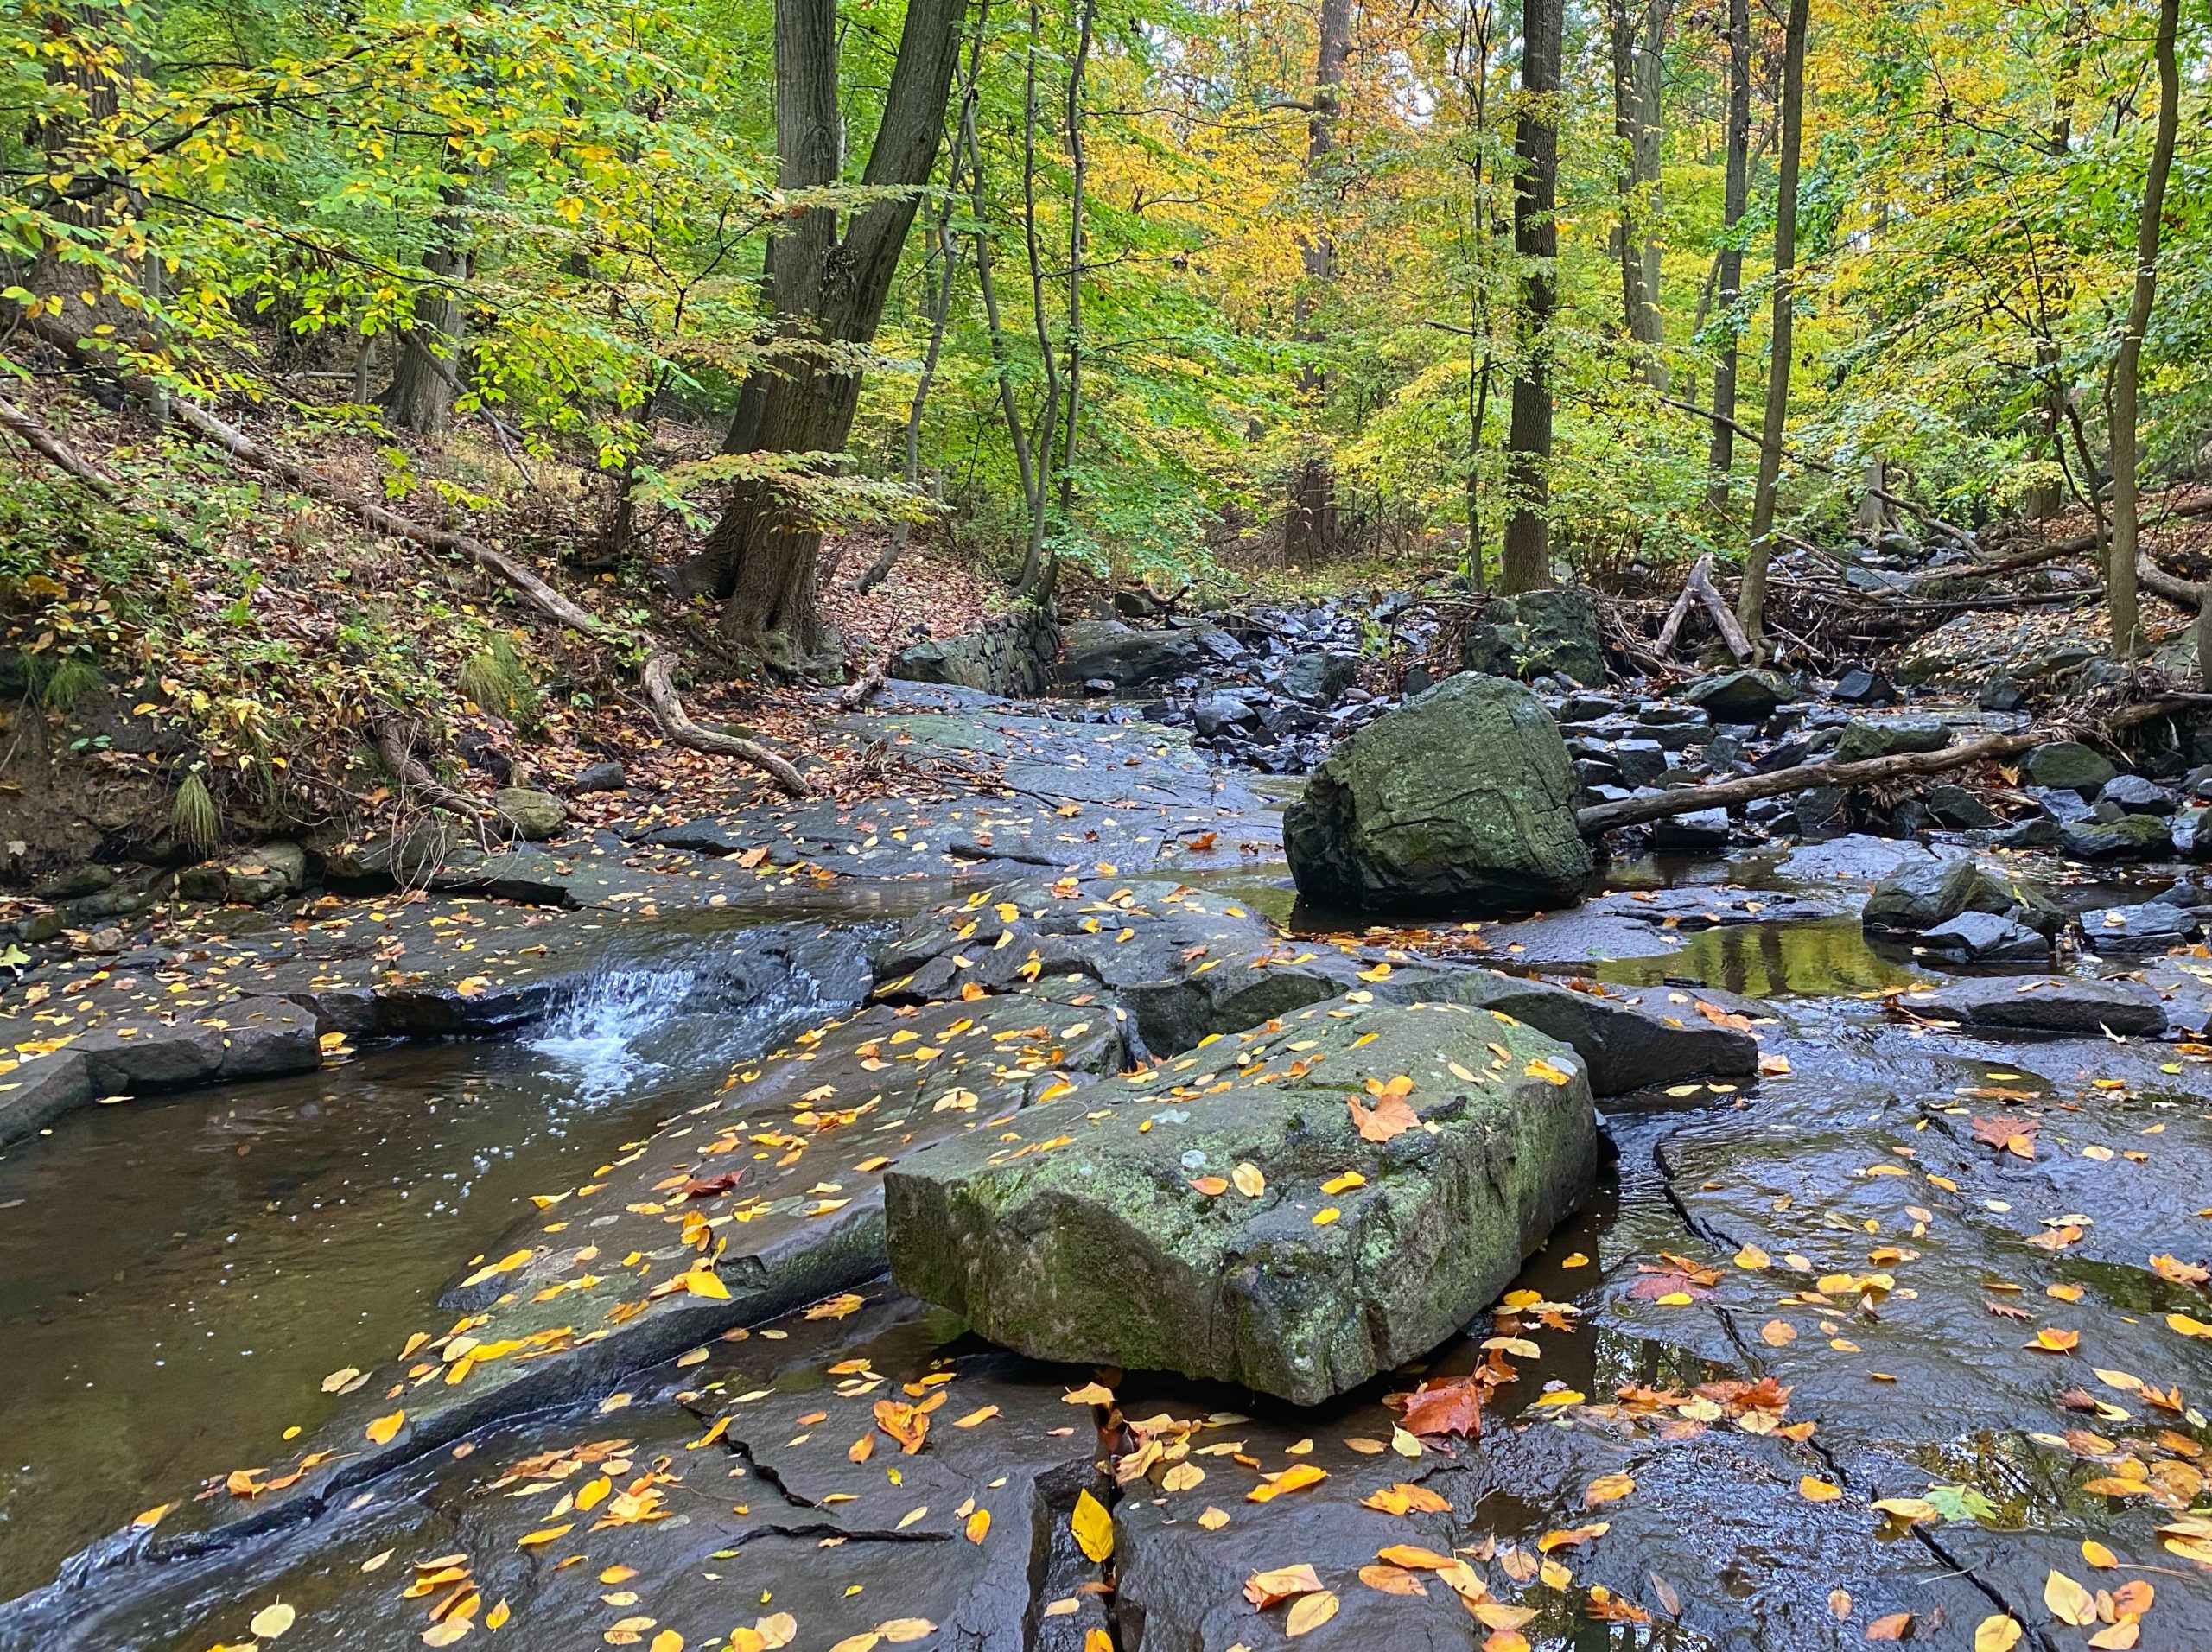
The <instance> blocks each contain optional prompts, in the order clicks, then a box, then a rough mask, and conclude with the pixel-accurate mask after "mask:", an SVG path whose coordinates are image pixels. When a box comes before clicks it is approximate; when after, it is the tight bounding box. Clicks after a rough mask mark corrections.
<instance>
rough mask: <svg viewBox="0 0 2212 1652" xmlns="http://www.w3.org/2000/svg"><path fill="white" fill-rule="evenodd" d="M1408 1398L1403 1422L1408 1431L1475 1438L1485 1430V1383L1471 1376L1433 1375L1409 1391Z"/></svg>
mask: <svg viewBox="0 0 2212 1652" xmlns="http://www.w3.org/2000/svg"><path fill="white" fill-rule="evenodd" d="M1405 1402H1406V1415H1405V1422H1404V1425H1403V1426H1404V1427H1405V1431H1406V1432H1407V1433H1409V1434H1413V1435H1415V1436H1421V1435H1427V1436H1428V1437H1430V1438H1438V1437H1440V1436H1443V1435H1446V1434H1460V1435H1464V1436H1465V1438H1467V1439H1476V1438H1478V1436H1479V1435H1480V1434H1481V1433H1482V1431H1483V1411H1482V1384H1481V1383H1480V1382H1478V1381H1477V1380H1476V1379H1475V1378H1474V1377H1472V1376H1440V1377H1434V1378H1432V1379H1431V1380H1430V1381H1428V1382H1424V1383H1422V1384H1421V1387H1419V1388H1415V1389H1414V1391H1413V1392H1412V1393H1411V1394H1409V1395H1406V1396H1405Z"/></svg>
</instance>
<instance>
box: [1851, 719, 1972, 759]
mask: <svg viewBox="0 0 2212 1652" xmlns="http://www.w3.org/2000/svg"><path fill="white" fill-rule="evenodd" d="M1950 743H1951V731H1950V730H1949V728H1946V727H1945V726H1944V723H1943V721H1942V719H1941V718H1940V717H1890V718H1885V719H1884V720H1882V721H1878V722H1876V721H1862V720H1861V719H1859V718H1857V717H1854V718H1853V719H1852V720H1851V721H1850V722H1848V723H1847V724H1846V725H1845V726H1844V730H1843V734H1842V737H1841V738H1840V739H1839V740H1837V741H1836V744H1835V757H1836V760H1837V761H1839V762H1843V763H1860V762H1864V761H1866V759H1868V758H1873V757H1892V756H1895V755H1897V753H1903V752H1936V751H1941V750H1942V748H1943V747H1946V746H1948V745H1949V744H1950Z"/></svg>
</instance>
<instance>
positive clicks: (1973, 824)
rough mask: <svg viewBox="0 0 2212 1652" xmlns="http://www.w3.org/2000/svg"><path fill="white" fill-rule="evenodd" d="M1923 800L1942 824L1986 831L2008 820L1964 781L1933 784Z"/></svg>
mask: <svg viewBox="0 0 2212 1652" xmlns="http://www.w3.org/2000/svg"><path fill="white" fill-rule="evenodd" d="M1920 800H1921V802H1923V804H1927V805H1928V812H1929V814H1931V815H1933V816H1935V817H1936V821H1937V822H1938V823H1940V824H1942V825H1945V826H1948V827H1951V828H1953V829H1955V830H1958V831H1987V830H1992V829H1995V828H1996V827H1999V826H2001V825H2003V824H2004V820H2003V819H2002V817H2000V816H1999V815H1998V813H1997V811H1996V810H1993V809H1992V808H1991V807H1990V806H1989V805H1988V804H1986V803H1984V802H1982V800H1981V799H1980V798H1979V797H1975V796H1974V793H1973V792H1971V791H1967V789H1966V788H1965V787H1964V786H1962V785H1952V784H1949V783H1948V782H1947V783H1946V784H1944V785H1938V786H1930V787H1929V788H1928V790H1927V791H1926V792H1924V793H1923V794H1922V797H1921V799H1920Z"/></svg>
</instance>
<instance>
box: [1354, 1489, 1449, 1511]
mask: <svg viewBox="0 0 2212 1652" xmlns="http://www.w3.org/2000/svg"><path fill="white" fill-rule="evenodd" d="M1359 1503H1360V1507H1362V1508H1363V1509H1381V1510H1382V1511H1383V1513H1384V1514H1386V1515H1402V1514H1406V1513H1408V1512H1410V1511H1411V1510H1414V1509H1419V1510H1420V1511H1421V1513H1422V1514H1425V1515H1448V1514H1450V1513H1451V1512H1452V1504H1451V1502H1450V1500H1449V1499H1448V1498H1446V1497H1442V1496H1438V1495H1437V1494H1436V1493H1435V1492H1433V1491H1431V1490H1429V1489H1428V1488H1427V1486H1425V1485H1410V1484H1407V1483H1406V1482H1404V1481H1400V1482H1399V1483H1398V1484H1396V1485H1386V1486H1384V1487H1383V1489H1382V1490H1380V1491H1376V1492H1374V1493H1371V1494H1370V1495H1369V1496H1364V1497H1362V1498H1361V1499H1360V1500H1359Z"/></svg>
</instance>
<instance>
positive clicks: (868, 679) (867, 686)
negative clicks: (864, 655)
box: [830, 653, 893, 711]
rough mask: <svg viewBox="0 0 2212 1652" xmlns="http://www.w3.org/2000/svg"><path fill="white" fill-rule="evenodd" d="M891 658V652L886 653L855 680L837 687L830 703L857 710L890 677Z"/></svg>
mask: <svg viewBox="0 0 2212 1652" xmlns="http://www.w3.org/2000/svg"><path fill="white" fill-rule="evenodd" d="M892 659H893V656H892V655H891V654H889V653H886V654H885V655H884V657H883V658H881V659H880V660H878V661H876V663H875V664H873V665H871V666H869V667H868V670H865V671H863V672H861V676H860V678H859V680H858V681H857V682H855V683H852V684H851V685H850V686H849V687H847V688H844V689H839V690H838V693H837V697H836V699H835V700H833V701H831V702H830V703H831V704H832V705H834V706H836V708H837V709H838V710H840V711H858V710H859V709H860V708H861V707H862V706H864V705H866V704H867V703H868V702H869V701H870V700H872V699H874V697H875V695H876V691H877V690H878V689H880V688H882V687H883V684H884V682H885V680H886V679H887V677H890V675H891V661H892Z"/></svg>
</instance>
